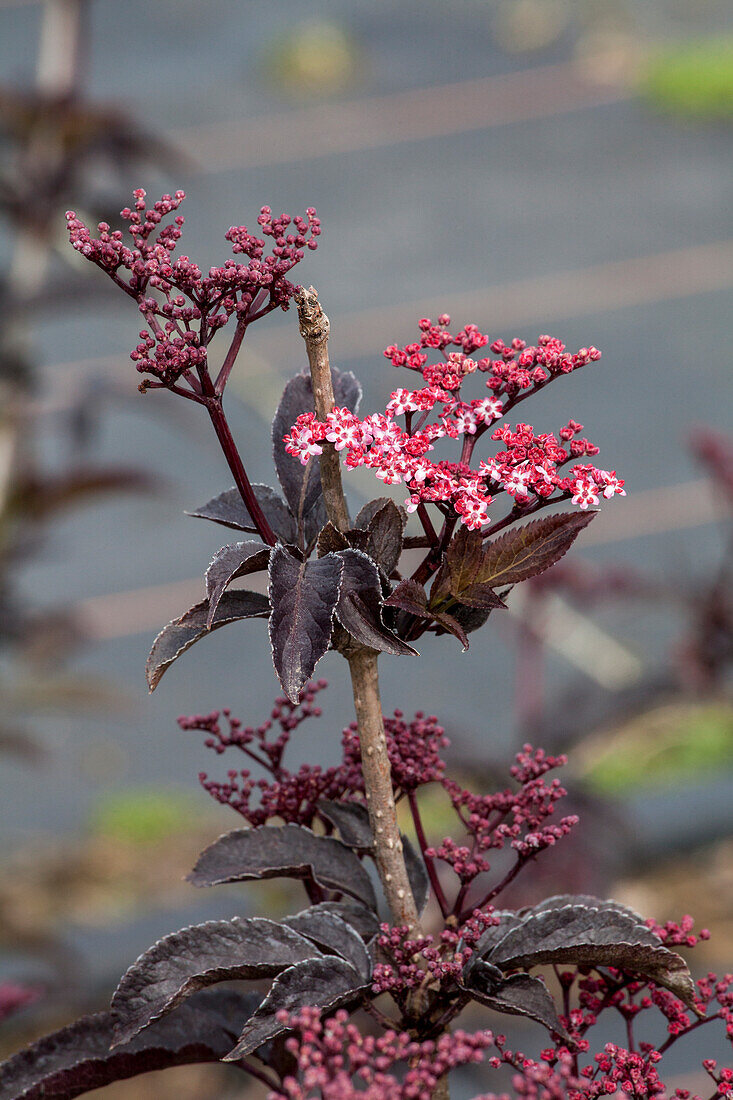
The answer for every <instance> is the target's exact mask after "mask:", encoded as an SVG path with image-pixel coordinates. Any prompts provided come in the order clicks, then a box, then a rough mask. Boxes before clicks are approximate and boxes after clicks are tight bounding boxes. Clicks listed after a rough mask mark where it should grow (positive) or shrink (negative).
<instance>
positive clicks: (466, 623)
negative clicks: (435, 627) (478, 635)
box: [441, 603, 491, 641]
mask: <svg viewBox="0 0 733 1100" xmlns="http://www.w3.org/2000/svg"><path fill="white" fill-rule="evenodd" d="M490 614H491V612H490V611H485V610H483V609H482V608H479V607H465V606H464V605H463V604H460V603H459V604H456V605H455V606H454V607H452V608H451V609H450V615H449V616H445V615H444V616H443V618H450V619H453V621H454V622H456V623H458V627H459V628H460V630H462V631H463V632H464V634H473V632H474V631H475V630H480V629H481V627H482V626H484V625H485V623H486V620H487V619H488V617H489V615H490ZM441 626H442V627H443V629H444V630H445V631H446V633H451V634H452V633H453V631H452V630H450V629H449V627H448V626H444V624H443V623H442V622H441ZM456 637H457V638H459V640H461V641H462V639H461V638H460V635H458V634H456Z"/></svg>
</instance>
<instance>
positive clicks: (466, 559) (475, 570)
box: [431, 527, 505, 611]
mask: <svg viewBox="0 0 733 1100" xmlns="http://www.w3.org/2000/svg"><path fill="white" fill-rule="evenodd" d="M490 547H491V544H489V546H488V547H484V543H483V539H482V537H481V532H480V531H469V529H468V528H467V527H461V529H460V530H459V532H458V534H457V535H456V536H455V537H454V538H453V540H452V541H451V543H450V545H449V546H448V549H447V550H446V552H445V561H446V565H447V575H446V576H445V577H444V579H443V578H441V580H439V581H438V582H437V584H436V585H435V586H434V588H433V597H437V596H438V593H440V595H441V597H442V594H443V590H444V587H445V583H446V582H447V584H448V588H449V590H450V595H451V596H454V597H455V599H456V600H458V601H459V602H460V603H462V604H463V605H464V606H465V607H476V608H482V609H484V610H492V609H493V608H495V607H504V606H505V605H504V602H503V600H501V599H499V597H498V596H497V595H496V593H495V592H494V591H493V590H492V587H491V583H490V581H491V579H492V577H491V573H490V572H489V571H487V568H486V561H485V559H486V556H487V554H488V553H489V551H490ZM496 583H497V584H503V583H505V582H504V581H501V580H498V581H496ZM431 603H433V604H434V606H435V609H436V610H438V611H442V610H448V611H450V610H451V607H450V604H449V606H448V607H447V608H442V607H440V606H439V605H438V604H437V603H436V601H435V598H433V599H431Z"/></svg>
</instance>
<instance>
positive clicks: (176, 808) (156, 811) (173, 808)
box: [90, 787, 203, 845]
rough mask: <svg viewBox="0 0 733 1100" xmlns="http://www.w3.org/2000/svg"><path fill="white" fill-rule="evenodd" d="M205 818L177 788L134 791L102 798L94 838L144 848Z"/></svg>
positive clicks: (94, 818) (95, 815) (92, 826)
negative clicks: (118, 841)
mask: <svg viewBox="0 0 733 1100" xmlns="http://www.w3.org/2000/svg"><path fill="white" fill-rule="evenodd" d="M202 818H203V814H202V812H201V807H200V806H199V805H198V804H197V803H196V801H195V799H194V798H193V797H192V796H191V795H189V794H186V793H184V792H182V791H177V790H176V789H174V788H168V789H161V788H159V787H150V788H147V787H134V788H131V789H128V790H122V791H114V792H111V793H107V794H105V795H104V796H103V797H101V798H100V799H99V802H98V803H97V805H96V807H95V808H94V809H93V810H92V813H91V816H90V829H91V832H92V834H93V835H94V836H98V837H108V838H114V839H116V840H121V841H124V842H126V843H128V844H133V845H144V844H154V843H156V842H157V841H159V840H164V839H165V838H166V837H170V836H176V835H178V834H180V833H184V832H186V831H188V830H190V829H191V827H192V826H195V825H196V824H200V823H201V820H202Z"/></svg>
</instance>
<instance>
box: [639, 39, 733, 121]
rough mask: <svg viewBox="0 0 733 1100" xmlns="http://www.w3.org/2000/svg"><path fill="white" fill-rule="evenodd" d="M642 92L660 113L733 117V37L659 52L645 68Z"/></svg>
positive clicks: (685, 116) (692, 42)
mask: <svg viewBox="0 0 733 1100" xmlns="http://www.w3.org/2000/svg"><path fill="white" fill-rule="evenodd" d="M639 92H640V94H641V96H642V97H643V98H644V99H645V100H646V101H647V103H649V104H650V105H651V106H652V107H654V108H655V109H656V110H660V111H665V112H668V113H669V114H673V115H677V116H679V117H681V118H686V119H699V120H705V119H731V118H733V36H731V35H729V36H722V37H720V36H719V37H716V38H708V39H703V40H697V41H685V42H677V43H675V44H674V45H670V46H667V47H665V48H664V49H661V50H659V51H658V52H656V53H655V54H653V55H652V56H651V57H649V59H648V60H647V62H646V64H645V65H644V66H642V69H641V71H640V74H639Z"/></svg>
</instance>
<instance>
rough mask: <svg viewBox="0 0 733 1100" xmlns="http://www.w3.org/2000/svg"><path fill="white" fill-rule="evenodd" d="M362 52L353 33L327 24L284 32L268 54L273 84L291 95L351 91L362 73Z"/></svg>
mask: <svg viewBox="0 0 733 1100" xmlns="http://www.w3.org/2000/svg"><path fill="white" fill-rule="evenodd" d="M359 61H360V57H359V50H358V48H357V45H356V42H355V41H354V39H353V38H352V36H351V35H350V34H349V32H348V31H347V30H346V29H345V28H344V27H343V26H341V25H340V24H338V23H333V22H330V21H326V20H323V21H322V20H313V21H309V22H307V23H300V24H297V25H296V26H294V27H292V28H290V29H288V30H287V31H283V33H282V34H281V35H280V36H279V37H277V38H276V39H274V40H273V41H272V43H271V44H270V46H269V48H268V49H267V50H266V51H265V55H264V58H263V64H264V68H265V70H266V72H267V75H268V78H269V80H270V82H271V83H273V84H275V86H276V87H277V88H278V89H279V90H281V91H285V92H287V93H289V94H291V95H292V94H296V95H298V96H301V95H304V94H305V95H309V96H329V95H335V94H336V93H338V92H343V91H345V90H346V89H347V88H348V87H350V86H351V85H352V84H353V83H354V82H355V80H356V79H357V76H358V74H359V70H360V64H359Z"/></svg>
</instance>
